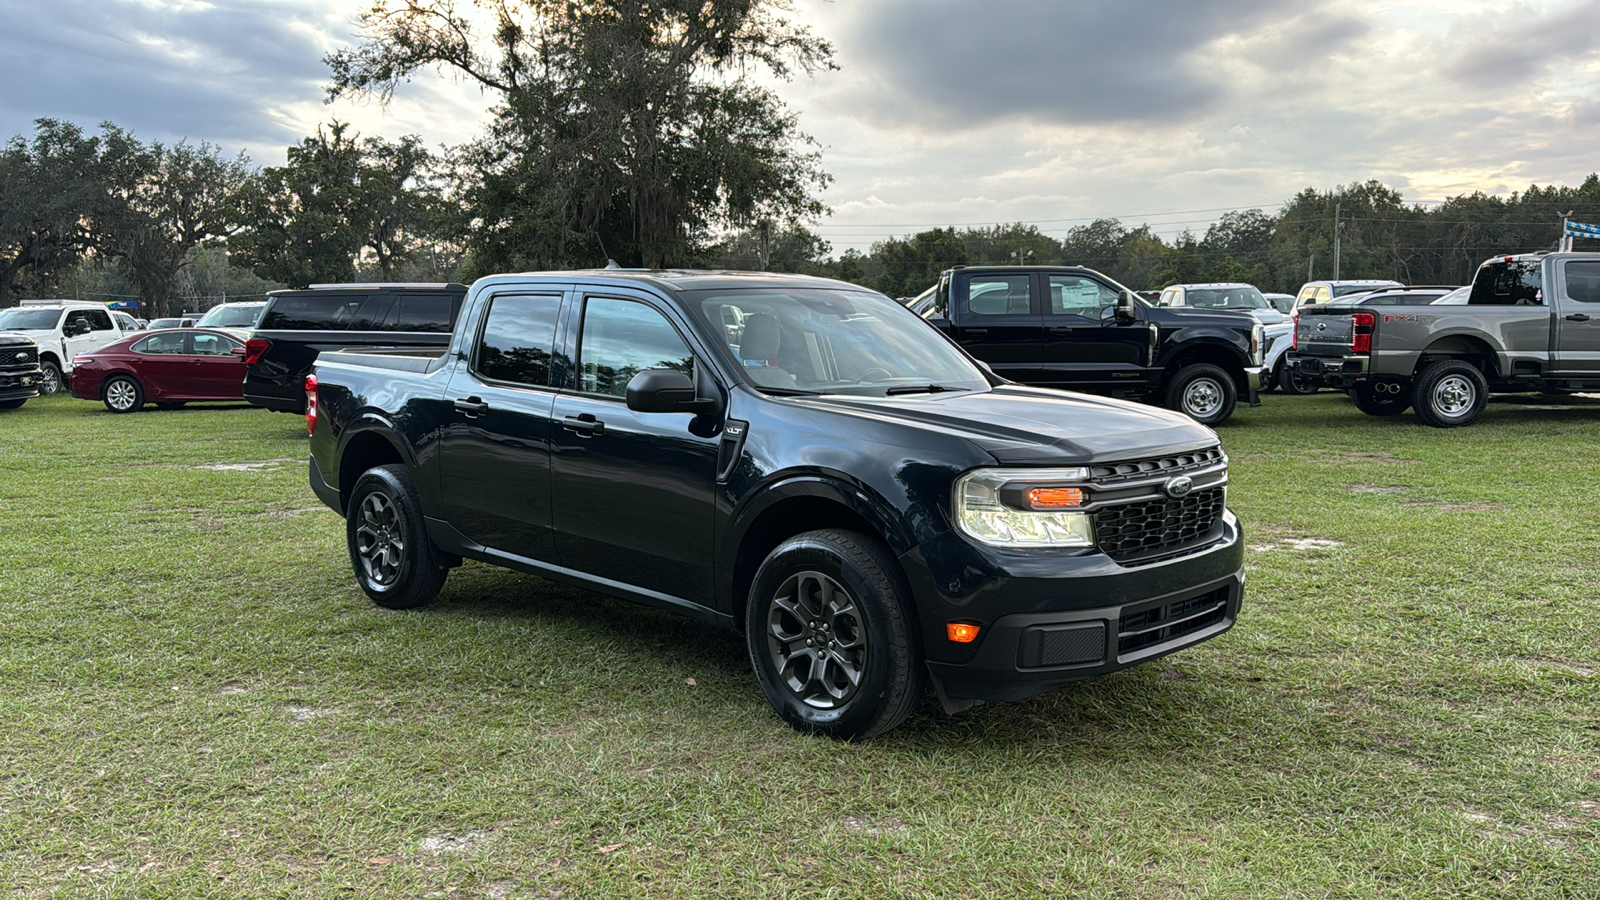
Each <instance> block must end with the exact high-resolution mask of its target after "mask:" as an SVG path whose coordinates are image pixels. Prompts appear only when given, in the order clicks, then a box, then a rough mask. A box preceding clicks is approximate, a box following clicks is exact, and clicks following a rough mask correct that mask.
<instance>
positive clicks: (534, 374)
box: [472, 294, 561, 387]
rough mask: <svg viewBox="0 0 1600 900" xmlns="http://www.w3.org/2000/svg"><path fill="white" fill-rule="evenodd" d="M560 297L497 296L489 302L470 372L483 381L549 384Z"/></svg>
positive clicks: (534, 295) (541, 385) (530, 385)
mask: <svg viewBox="0 0 1600 900" xmlns="http://www.w3.org/2000/svg"><path fill="white" fill-rule="evenodd" d="M560 311H561V295H560V294H500V295H497V296H495V297H493V298H491V299H490V301H489V312H488V314H487V315H485V316H484V319H483V332H482V334H481V335H480V336H479V338H478V349H477V351H476V352H475V353H474V355H473V360H472V371H473V373H474V374H476V375H477V376H478V377H479V378H482V379H484V380H486V381H503V382H509V383H512V384H520V385H527V386H529V387H547V386H549V384H550V358H551V352H552V348H553V347H554V346H555V341H556V317H557V314H558V313H560Z"/></svg>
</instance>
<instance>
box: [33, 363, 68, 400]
mask: <svg viewBox="0 0 1600 900" xmlns="http://www.w3.org/2000/svg"><path fill="white" fill-rule="evenodd" d="M39 369H40V370H41V375H42V377H41V378H40V379H39V393H41V394H43V395H44V396H46V397H49V396H51V395H52V394H59V393H61V388H62V387H63V386H65V382H63V381H62V380H61V367H60V366H58V365H56V364H55V363H53V362H51V361H50V360H48V359H47V360H45V361H44V362H42V363H39Z"/></svg>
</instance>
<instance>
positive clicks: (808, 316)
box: [685, 288, 989, 396]
mask: <svg viewBox="0 0 1600 900" xmlns="http://www.w3.org/2000/svg"><path fill="white" fill-rule="evenodd" d="M685 296H686V297H687V298H688V299H689V300H690V303H689V307H690V308H691V309H693V310H694V311H695V312H696V314H697V315H698V316H699V318H700V320H701V321H702V322H703V323H704V324H705V325H706V326H707V327H708V328H709V329H710V331H711V333H713V334H716V335H718V336H720V337H721V338H722V341H721V344H722V349H723V350H725V351H726V353H727V354H728V358H729V359H730V360H731V361H732V362H733V363H734V364H735V365H738V366H740V367H742V369H743V371H744V373H745V374H746V376H748V377H749V379H750V380H751V381H752V382H754V383H755V384H756V385H757V386H758V387H759V388H761V389H762V390H765V391H768V392H771V393H796V394H799V393H805V394H864V395H869V396H884V395H886V394H900V393H912V392H922V391H926V392H940V391H951V390H961V391H975V390H983V389H985V388H987V387H988V386H989V383H988V381H987V380H986V379H985V378H984V376H983V372H982V371H981V370H980V369H979V368H978V367H977V366H976V365H974V364H973V363H972V361H971V360H969V359H968V358H967V357H966V356H964V355H963V354H962V353H961V351H959V350H957V349H956V348H955V347H954V346H952V345H951V344H950V343H949V342H948V341H946V340H945V339H944V338H943V337H942V336H940V334H939V333H938V332H937V331H935V330H933V329H932V328H930V327H929V326H928V324H927V323H926V322H923V321H922V320H921V319H919V318H918V317H917V316H916V315H915V314H914V313H912V312H910V311H909V310H907V309H906V308H905V307H903V306H901V305H900V304H898V303H896V302H894V301H893V300H890V299H889V298H887V297H883V296H881V295H878V294H872V293H867V292H865V291H850V290H833V289H826V288H763V289H736V290H716V291H688V292H685Z"/></svg>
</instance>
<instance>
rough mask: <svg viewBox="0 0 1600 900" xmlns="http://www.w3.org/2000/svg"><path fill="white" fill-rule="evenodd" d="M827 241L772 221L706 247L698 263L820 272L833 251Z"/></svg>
mask: <svg viewBox="0 0 1600 900" xmlns="http://www.w3.org/2000/svg"><path fill="white" fill-rule="evenodd" d="M832 249H833V248H832V246H831V245H829V244H828V242H827V241H825V240H823V239H822V238H821V237H818V236H817V234H816V233H815V232H813V231H811V230H809V229H807V228H805V227H804V226H801V225H794V226H790V227H788V228H783V227H780V226H778V225H777V223H775V222H772V221H771V220H763V221H761V222H758V223H756V225H755V227H753V228H750V229H747V230H744V231H741V232H738V233H737V234H733V235H730V236H728V237H727V238H724V239H723V240H721V241H719V242H717V243H716V244H713V245H712V246H711V247H708V248H707V249H706V250H705V252H704V253H703V254H702V256H701V259H700V264H701V265H704V266H707V267H709V268H713V269H751V270H756V271H764V272H799V273H802V274H806V275H817V274H821V273H822V272H823V271H824V269H825V268H826V263H825V260H826V259H827V257H828V254H829V253H830V252H831V251H832Z"/></svg>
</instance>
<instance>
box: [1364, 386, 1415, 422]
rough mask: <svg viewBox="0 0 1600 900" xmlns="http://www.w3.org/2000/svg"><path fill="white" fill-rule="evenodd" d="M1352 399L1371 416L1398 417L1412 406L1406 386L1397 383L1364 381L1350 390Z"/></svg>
mask: <svg viewBox="0 0 1600 900" xmlns="http://www.w3.org/2000/svg"><path fill="white" fill-rule="evenodd" d="M1350 399H1351V400H1353V401H1355V404H1356V409H1359V410H1361V411H1362V412H1364V413H1366V414H1367V415H1369V416H1398V415H1400V414H1401V413H1403V412H1405V411H1406V408H1407V407H1409V406H1410V405H1411V398H1410V397H1409V396H1408V395H1407V394H1406V388H1405V385H1403V384H1400V383H1399V382H1395V381H1380V382H1371V381H1363V382H1361V383H1360V384H1358V385H1356V386H1355V387H1354V388H1351V389H1350Z"/></svg>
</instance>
